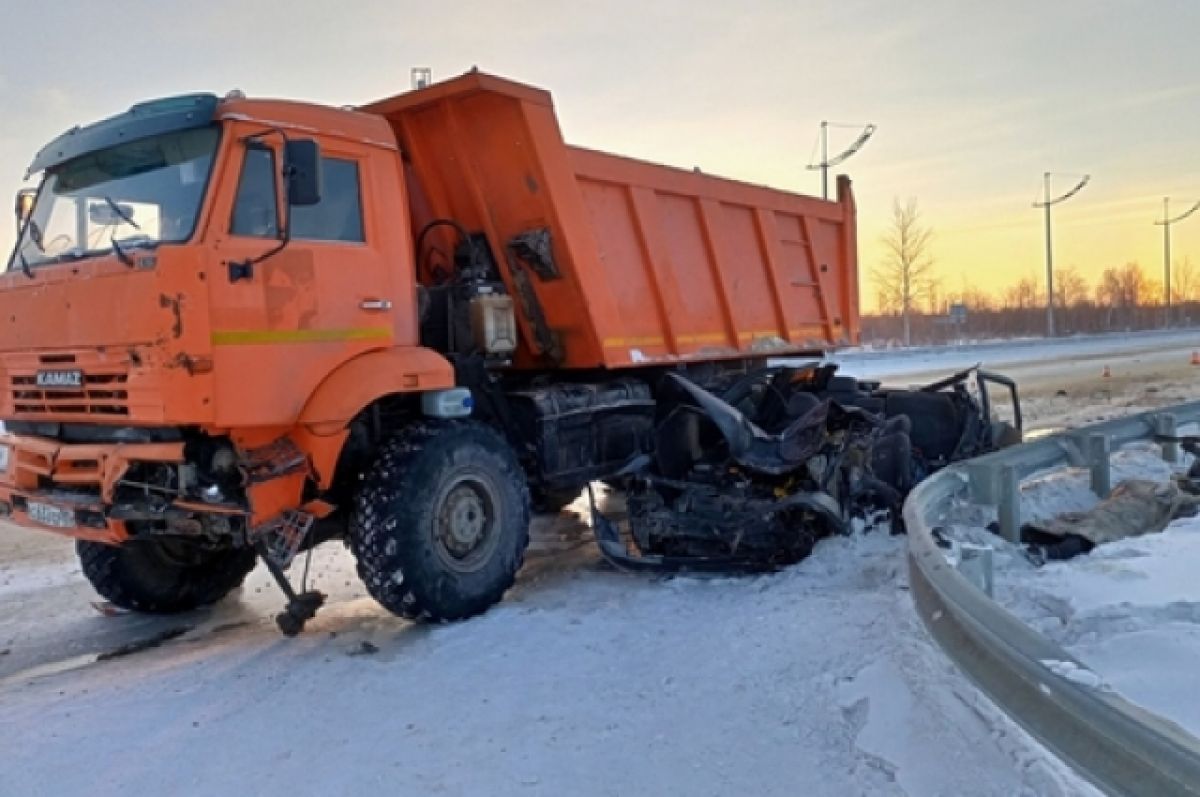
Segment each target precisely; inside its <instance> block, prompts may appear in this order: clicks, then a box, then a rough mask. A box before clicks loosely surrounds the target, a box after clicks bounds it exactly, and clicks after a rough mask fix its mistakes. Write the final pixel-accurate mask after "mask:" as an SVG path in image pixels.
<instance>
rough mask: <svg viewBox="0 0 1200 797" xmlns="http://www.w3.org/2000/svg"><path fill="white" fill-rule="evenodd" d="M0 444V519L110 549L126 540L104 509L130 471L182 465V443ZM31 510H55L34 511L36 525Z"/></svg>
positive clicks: (10, 440) (13, 440) (25, 440)
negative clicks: (2, 459) (146, 465)
mask: <svg viewBox="0 0 1200 797" xmlns="http://www.w3.org/2000/svg"><path fill="white" fill-rule="evenodd" d="M0 445H2V446H7V447H8V449H9V453H8V467H7V468H5V469H4V470H3V471H2V472H0V515H2V516H6V517H7V518H8V519H9V520H11V521H13V522H15V523H17V524H18V525H20V526H26V527H28V528H34V529H40V530H42V531H52V532H55V533H58V534H64V535H66V536H68V537H75V538H77V539H84V540H93V541H95V542H106V543H110V544H116V543H120V542H122V541H124V540H125V539H127V538H128V537H129V532H128V530H127V529H126V527H125V521H123V520H120V519H116V518H112V517H110V509H111V506H112V503H113V491H114V490H115V488H116V485H117V482H119V481H120V480H121V478H122V477H123V476H124V475H125V474H126V473H127V472H128V470H129V468H130V466H131V465H132V464H133V463H135V462H165V463H182V462H183V461H184V454H183V443H80V444H75V443H61V442H59V441H57V440H50V439H46V438H41V437H28V436H22V435H11V434H7V435H0ZM35 505H36V506H35ZM31 506H34V508H35V509H41V508H42V507H51V508H52V509H53V510H60V511H57V512H56V511H35V512H34V513H33V514H34V515H37V516H39V517H41V518H43V520H42V521H39V520H38V519H35V517H33V516H32V515H31V512H30V508H31ZM64 513H65V514H64ZM46 518H73V520H74V524H73V525H67V523H68V522H69V521H68V520H63V521H62V525H50V524H49V523H48V522H46V521H45V519H46Z"/></svg>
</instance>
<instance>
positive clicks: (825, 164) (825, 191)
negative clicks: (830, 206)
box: [806, 121, 875, 199]
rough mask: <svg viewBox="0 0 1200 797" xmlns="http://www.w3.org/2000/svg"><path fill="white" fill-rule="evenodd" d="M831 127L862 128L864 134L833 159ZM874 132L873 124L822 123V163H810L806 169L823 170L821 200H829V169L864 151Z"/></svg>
mask: <svg viewBox="0 0 1200 797" xmlns="http://www.w3.org/2000/svg"><path fill="white" fill-rule="evenodd" d="M830 127H854V128H857V127H861V128H862V132H861V133H860V134H859V136H858V138H856V139H855V140H854V143H853V144H851V145H850V146H849V147H847V148H846V149H845V150H843V151H842V152H841V153H839V154H837V155H834V156H833V157H832V158H831V157H829V128H830ZM874 132H875V125H872V124H866V125H846V124H839V123H837V122H830V121H822V122H821V135H820V139H821V142H820V143H821V161H820V163H810V164H808V166H807V167H806V168H807V169H808V170H809V171H813V170H814V169H820V170H821V198H822V199H829V167H830V166H837V165H838V164H839V163H841V162H842V161H844V160H846V159H847V158H849V157H850V156H851V155H853V154H854V153H856V152H858V151H859V150H860V149H862V147H863V144H866V143H867V139H868V138H870V137H871V134H873V133H874Z"/></svg>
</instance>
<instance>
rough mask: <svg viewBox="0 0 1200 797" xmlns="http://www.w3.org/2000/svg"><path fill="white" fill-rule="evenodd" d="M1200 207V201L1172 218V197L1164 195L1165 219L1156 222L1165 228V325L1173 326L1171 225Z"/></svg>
mask: <svg viewBox="0 0 1200 797" xmlns="http://www.w3.org/2000/svg"><path fill="white" fill-rule="evenodd" d="M1198 209H1200V202H1197V203H1196V204H1194V205H1192V207H1191V208H1190V209H1189V210H1188V211H1187V212H1186V213H1183V214H1180V215H1178V216H1176V217H1175V218H1171V198H1170V197H1169V196H1165V197H1163V220H1162V221H1156V222H1154V223H1155V224H1161V225H1162V228H1163V307H1164V308H1165V309H1166V312H1165V313H1164V315H1163V326H1164V327H1169V326H1171V225H1172V224H1174V223H1175V222H1177V221H1183V220H1184V219H1186V218H1187V217H1188V216H1190V215H1192V214H1193V213H1195V212H1196V211H1197V210H1198Z"/></svg>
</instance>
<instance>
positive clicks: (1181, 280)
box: [1171, 257, 1200, 305]
mask: <svg viewBox="0 0 1200 797" xmlns="http://www.w3.org/2000/svg"><path fill="white" fill-rule="evenodd" d="M1197 287H1200V275H1197V274H1196V267H1195V266H1193V265H1192V259H1191V258H1190V257H1185V258H1184V259H1183V260H1182V261H1176V262H1175V265H1174V266H1173V267H1172V269H1171V302H1172V303H1174V304H1177V305H1181V304H1185V303H1187V302H1190V301H1192V300H1193V299H1195V298H1196V288H1197Z"/></svg>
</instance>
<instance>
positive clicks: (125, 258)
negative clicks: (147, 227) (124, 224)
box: [108, 235, 158, 268]
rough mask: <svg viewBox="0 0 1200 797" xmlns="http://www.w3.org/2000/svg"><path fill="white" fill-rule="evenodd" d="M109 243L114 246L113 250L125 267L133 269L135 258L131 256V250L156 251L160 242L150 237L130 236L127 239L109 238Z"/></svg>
mask: <svg viewBox="0 0 1200 797" xmlns="http://www.w3.org/2000/svg"><path fill="white" fill-rule="evenodd" d="M108 240H109V243H111V244H112V250H113V252H114V253H115V254H116V256H117V260H120V261H121V262H122V263H124V264H125V265H127V266H129V267H130V268H133V257H131V256H130V254H129V250H130V249H155V248H157V247H158V241H156V240H154V239H153V238H151V237H150V236H149V235H130V236H129V237H127V238H121V239H120V240H117V239H116V238H109V239H108Z"/></svg>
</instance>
